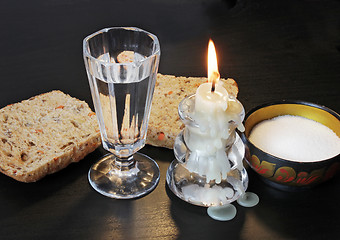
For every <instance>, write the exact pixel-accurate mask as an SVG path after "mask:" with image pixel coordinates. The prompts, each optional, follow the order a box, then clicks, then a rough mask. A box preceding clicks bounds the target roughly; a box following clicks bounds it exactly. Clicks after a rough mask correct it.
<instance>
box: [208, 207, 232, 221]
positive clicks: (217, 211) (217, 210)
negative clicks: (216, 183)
mask: <svg viewBox="0 0 340 240" xmlns="http://www.w3.org/2000/svg"><path fill="white" fill-rule="evenodd" d="M236 212H237V210H236V207H235V206H234V205H232V204H225V205H222V206H213V207H208V209H207V213H208V215H209V216H210V217H211V218H212V219H215V220H218V221H229V220H231V219H233V218H234V217H235V216H236Z"/></svg>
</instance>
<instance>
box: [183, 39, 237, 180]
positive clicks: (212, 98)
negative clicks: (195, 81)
mask: <svg viewBox="0 0 340 240" xmlns="http://www.w3.org/2000/svg"><path fill="white" fill-rule="evenodd" d="M209 45H210V43H209ZM213 51H214V52H215V50H214V48H213ZM208 55H213V57H212V59H213V61H212V62H213V64H211V60H210V59H211V58H210V59H209V60H208V62H209V63H208V66H209V67H208V78H209V81H210V82H208V83H203V84H201V85H200V86H199V87H198V89H197V91H196V95H195V110H194V112H193V114H192V118H193V120H194V121H195V122H196V123H197V125H198V126H199V127H195V126H191V125H187V126H186V128H185V131H184V141H185V143H186V145H187V147H188V148H189V149H190V151H191V154H190V156H189V158H188V159H187V162H186V167H187V169H188V170H189V171H191V172H196V173H198V174H199V175H201V176H205V177H206V182H207V183H209V182H210V181H215V182H216V183H220V182H221V180H222V179H226V178H227V173H228V172H229V171H230V163H229V158H228V155H227V153H226V146H227V145H228V141H232V140H233V139H232V138H229V137H230V134H231V133H232V132H233V131H234V130H235V127H236V126H238V125H239V124H240V123H241V122H242V120H241V119H240V118H241V117H240V116H241V113H242V111H243V107H242V105H241V104H240V103H239V102H238V101H237V100H236V99H235V98H233V97H231V96H230V97H229V95H228V92H227V90H226V89H225V88H224V87H223V86H222V85H221V84H219V83H218V80H219V73H218V68H217V60H216V53H215V54H210V46H209V54H208ZM208 58H209V57H208ZM211 66H212V67H211ZM215 81H216V84H215ZM233 124H234V126H232V125H233ZM229 144H233V143H232V142H230V143H229ZM235 156H236V155H235ZM234 158H235V159H236V160H235V159H234ZM234 158H233V159H231V161H234V162H235V164H236V165H238V164H237V163H236V162H237V160H238V159H237V158H238V157H237V156H236V157H234Z"/></svg>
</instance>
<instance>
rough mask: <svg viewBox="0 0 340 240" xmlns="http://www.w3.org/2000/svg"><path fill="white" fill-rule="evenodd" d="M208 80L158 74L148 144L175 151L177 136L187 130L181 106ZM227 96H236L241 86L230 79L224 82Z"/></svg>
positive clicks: (223, 80)
mask: <svg viewBox="0 0 340 240" xmlns="http://www.w3.org/2000/svg"><path fill="white" fill-rule="evenodd" d="M207 80H208V79H207V78H206V77H175V76H171V75H162V74H158V75H157V81H156V87H155V92H154V95H153V100H152V107H151V114H150V120H149V126H148V134H147V139H146V143H147V144H150V145H153V146H158V147H166V148H170V149H172V148H173V145H174V141H175V138H176V136H177V135H178V134H179V133H180V131H181V130H182V129H183V128H184V124H183V123H182V121H181V120H180V118H179V115H178V104H179V103H180V102H181V101H182V100H183V99H184V98H185V97H187V96H189V95H191V94H194V93H195V92H196V89H197V88H198V86H199V85H201V84H202V83H205V82H207ZM220 81H222V82H223V87H224V88H226V89H227V91H228V93H229V94H230V95H233V96H235V97H236V96H237V93H238V87H237V84H236V82H235V81H234V80H233V79H231V78H228V79H221V80H220Z"/></svg>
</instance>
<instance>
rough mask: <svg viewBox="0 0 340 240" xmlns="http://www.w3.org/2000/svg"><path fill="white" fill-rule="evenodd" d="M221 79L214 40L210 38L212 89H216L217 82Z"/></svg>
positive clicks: (209, 62) (209, 69) (209, 72)
mask: <svg viewBox="0 0 340 240" xmlns="http://www.w3.org/2000/svg"><path fill="white" fill-rule="evenodd" d="M219 79H220V73H219V72H218V65H217V55H216V50H215V45H214V42H213V41H212V40H211V39H210V40H209V45H208V82H211V83H212V88H211V91H212V92H214V91H215V84H216V83H217V82H218V81H219Z"/></svg>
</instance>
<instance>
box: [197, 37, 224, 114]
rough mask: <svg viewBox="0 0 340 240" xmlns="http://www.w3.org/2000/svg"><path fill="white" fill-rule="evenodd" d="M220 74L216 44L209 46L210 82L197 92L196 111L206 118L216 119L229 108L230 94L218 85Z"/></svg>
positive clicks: (200, 87) (210, 42)
mask: <svg viewBox="0 0 340 240" xmlns="http://www.w3.org/2000/svg"><path fill="white" fill-rule="evenodd" d="M219 79H220V74H219V72H218V66H217V56H216V51H215V46H214V43H213V42H212V41H211V40H210V41H209V46H208V82H207V83H203V84H201V85H200V86H199V87H198V89H197V91H196V98H195V111H196V112H197V113H198V114H199V113H202V114H204V115H205V117H211V118H216V115H219V114H221V113H222V112H225V111H226V109H227V107H228V92H227V90H226V89H225V88H223V87H222V86H220V85H219V84H218V82H219Z"/></svg>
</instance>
